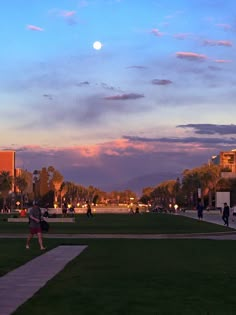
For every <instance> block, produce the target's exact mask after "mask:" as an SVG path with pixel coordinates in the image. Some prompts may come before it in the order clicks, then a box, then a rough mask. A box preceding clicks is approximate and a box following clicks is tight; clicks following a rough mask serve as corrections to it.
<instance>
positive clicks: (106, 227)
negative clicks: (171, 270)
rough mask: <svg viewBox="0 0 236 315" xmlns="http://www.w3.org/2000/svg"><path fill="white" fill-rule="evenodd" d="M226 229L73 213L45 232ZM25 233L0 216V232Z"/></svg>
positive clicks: (182, 220) (24, 227)
mask: <svg viewBox="0 0 236 315" xmlns="http://www.w3.org/2000/svg"><path fill="white" fill-rule="evenodd" d="M3 219H4V220H5V221H4V220H3ZM230 230H232V229H230V228H226V227H224V226H220V225H216V224H212V223H207V222H204V221H202V222H199V221H197V220H193V219H191V218H187V217H183V216H177V215H169V214H156V213H145V214H140V215H128V214H97V215H95V216H94V217H93V218H87V216H86V215H77V216H76V222H75V223H54V224H53V223H50V231H49V233H50V234H53V233H71V234H75V233H82V234H86V233H91V234H94V233H96V234H101V233H102V234H110V233H111V234H131V233H132V234H163V233H164V234H177V233H209V232H226V231H227V232H228V231H230ZM26 232H28V224H27V223H9V222H7V221H6V218H4V217H0V233H26Z"/></svg>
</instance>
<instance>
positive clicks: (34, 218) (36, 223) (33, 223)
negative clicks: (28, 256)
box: [26, 201, 46, 250]
mask: <svg viewBox="0 0 236 315" xmlns="http://www.w3.org/2000/svg"><path fill="white" fill-rule="evenodd" d="M41 219H42V214H41V209H40V207H39V205H38V203H37V202H36V201H35V202H34V204H33V207H32V208H31V209H30V210H29V228H30V234H29V236H28V237H27V240H26V249H29V248H30V241H31V239H32V238H33V237H34V235H35V234H37V237H38V242H39V247H40V249H41V250H44V249H46V247H44V246H43V237H42V229H41V225H40V221H41Z"/></svg>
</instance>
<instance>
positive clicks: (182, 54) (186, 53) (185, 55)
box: [176, 51, 207, 60]
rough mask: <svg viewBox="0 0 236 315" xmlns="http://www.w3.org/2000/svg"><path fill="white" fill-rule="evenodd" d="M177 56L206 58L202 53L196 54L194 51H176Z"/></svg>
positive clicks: (196, 58)
mask: <svg viewBox="0 0 236 315" xmlns="http://www.w3.org/2000/svg"><path fill="white" fill-rule="evenodd" d="M176 57H177V58H181V59H186V60H205V59H207V56H205V55H202V54H197V53H194V52H184V51H182V52H181V51H180V52H177V53H176Z"/></svg>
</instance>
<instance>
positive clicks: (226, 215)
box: [222, 202, 230, 226]
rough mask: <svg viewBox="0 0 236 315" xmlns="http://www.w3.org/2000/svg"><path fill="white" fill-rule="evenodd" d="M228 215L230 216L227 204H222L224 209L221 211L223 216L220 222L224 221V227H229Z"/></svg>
mask: <svg viewBox="0 0 236 315" xmlns="http://www.w3.org/2000/svg"><path fill="white" fill-rule="evenodd" d="M229 215H230V210H229V206H228V204H227V202H225V203H224V209H223V215H222V220H223V221H224V225H226V226H229Z"/></svg>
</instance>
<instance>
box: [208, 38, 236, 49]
mask: <svg viewBox="0 0 236 315" xmlns="http://www.w3.org/2000/svg"><path fill="white" fill-rule="evenodd" d="M203 44H204V45H205V46H226V47H232V46H233V43H232V42H231V41H229V40H207V39H206V40H204V41H203Z"/></svg>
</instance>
